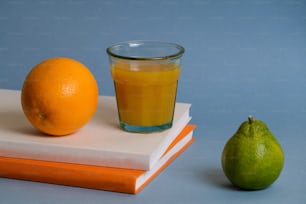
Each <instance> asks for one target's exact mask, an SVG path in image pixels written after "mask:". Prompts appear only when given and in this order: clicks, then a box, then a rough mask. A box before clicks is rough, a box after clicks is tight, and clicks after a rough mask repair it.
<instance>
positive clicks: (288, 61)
mask: <svg viewBox="0 0 306 204" xmlns="http://www.w3.org/2000/svg"><path fill="white" fill-rule="evenodd" d="M134 39H149V40H162V41H170V42H175V43H178V44H181V45H183V46H184V47H185V48H186V53H185V55H184V56H183V70H182V75H181V78H180V82H179V90H178V97H177V100H178V101H180V102H188V103H192V104H193V106H192V110H191V113H192V115H193V120H192V122H193V123H194V124H196V125H197V126H198V128H197V130H196V131H195V138H196V142H195V143H194V144H193V145H192V146H191V147H190V148H189V149H187V150H186V151H185V152H184V153H183V154H182V155H181V156H180V157H179V158H177V159H176V160H175V161H174V163H172V164H171V165H170V166H169V167H168V168H167V169H166V170H165V171H164V172H162V173H161V174H160V175H159V176H158V177H157V178H156V179H154V180H153V181H152V182H151V183H150V184H149V185H148V186H147V187H146V188H145V189H144V190H143V191H141V192H140V193H139V194H138V195H126V194H119V193H112V192H104V191H96V190H89V189H81V188H74V187H65V186H58V185H51V184H41V183H35V182H27V181H18V180H12V179H0V203H21V202H22V203H55V202H56V203H203V202H205V201H206V202H207V203H276V202H277V203H303V202H304V203H305V202H306V195H305V181H306V160H305V159H306V157H305V155H306V154H305V147H306V140H305V136H306V126H305V122H306V103H305V101H306V91H305V89H306V1H303V0H279V1H277V0H253V1H242V0H228V1H225V0H216V1H212V0H180V1H175V0H154V1H146V0H130V1H124V0H101V1H98V0H95V1H86V0H66V1H60V0H50V1H48V0H42V1H38V0H32V1H25V0H1V2H0V88H5V89H21V87H22V83H23V80H24V78H25V76H26V74H27V73H28V72H29V71H30V69H31V68H32V67H33V66H34V65H35V64H37V63H39V62H40V61H42V60H44V59H46V58H49V57H56V56H65V57H71V58H74V59H77V60H79V61H81V62H82V63H84V64H85V65H86V66H88V67H89V69H90V70H91V71H92V73H93V74H94V75H95V77H96V79H97V82H98V84H99V89H100V94H103V95H114V89H113V83H112V79H111V76H110V73H109V69H108V58H107V56H106V53H105V49H106V47H108V46H109V45H111V44H113V43H117V42H121V41H126V40H134ZM249 114H253V115H254V116H255V118H258V119H261V120H264V121H265V122H266V123H267V124H268V125H269V127H270V129H271V130H272V132H273V133H274V134H275V135H276V137H277V138H278V140H279V141H280V143H281V144H282V146H283V149H284V152H285V155H286V161H285V166H284V169H283V172H282V174H281V176H280V177H279V179H278V180H277V181H276V182H275V183H274V185H272V186H271V187H270V188H268V189H265V190H262V191H239V190H237V189H234V188H232V187H231V185H230V184H229V182H228V180H227V179H226V178H225V176H224V174H223V172H222V169H221V164H220V163H221V161H220V158H221V153H222V149H223V146H224V144H225V142H226V141H227V139H228V138H229V137H230V136H232V134H233V133H234V132H235V131H236V129H237V128H238V126H239V125H240V123H241V122H242V121H244V120H246V118H247V116H248V115H249Z"/></svg>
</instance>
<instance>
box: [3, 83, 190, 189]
mask: <svg viewBox="0 0 306 204" xmlns="http://www.w3.org/2000/svg"><path fill="white" fill-rule="evenodd" d="M0 96H1V101H0V177H4V178H13V179H22V180H29V181H36V182H45V183H53V184H60V185H68V186H77V187H83V188H92V189H99V190H107V191H115V192H122V193H131V194H136V193H138V192H139V191H140V190H141V189H143V187H145V186H146V185H147V184H148V183H149V182H150V181H151V180H152V179H153V178H155V177H156V176H157V175H158V173H160V172H161V171H162V170H163V169H165V167H166V166H167V165H168V164H170V163H171V162H172V161H173V160H174V159H175V158H176V157H177V156H178V155H179V154H180V153H181V152H182V151H183V150H185V149H186V148H187V147H188V146H189V145H190V144H191V143H192V142H193V140H194V138H193V130H194V129H195V126H194V125H191V124H189V122H190V119H191V117H190V106H191V105H190V104H186V103H177V104H176V107H175V114H174V124H173V127H172V128H171V129H168V130H165V131H163V132H156V133H150V134H141V133H129V132H125V131H123V130H121V129H120V128H119V126H118V118H117V107H116V101H115V98H114V97H111V96H100V98H99V105H98V108H97V112H96V114H95V116H94V117H93V118H92V120H91V121H90V122H89V123H88V124H87V125H86V126H84V127H83V128H82V129H80V130H79V131H78V132H76V133H74V134H71V135H68V136H63V137H52V136H47V135H43V134H42V133H40V132H38V131H37V130H35V129H34V128H33V127H32V126H31V125H30V123H29V122H28V121H27V119H26V118H25V116H24V114H23V112H22V109H21V105H20V91H12V90H3V89H2V90H1V89H0Z"/></svg>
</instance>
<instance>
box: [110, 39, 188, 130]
mask: <svg viewBox="0 0 306 204" xmlns="http://www.w3.org/2000/svg"><path fill="white" fill-rule="evenodd" d="M106 52H107V54H108V56H109V59H110V71H111V74H112V78H113V80H114V86H115V92H116V101H117V107H118V114H119V123H120V127H121V128H122V129H123V130H126V131H129V132H143V133H146V132H155V131H162V130H165V129H168V128H171V127H172V120H173V115H174V108H175V102H176V91H177V84H178V79H179V76H180V71H181V57H182V55H183V53H184V48H183V47H182V46H180V45H178V44H175V43H168V42H160V41H141V40H138V41H128V42H123V43H118V44H115V45H112V46H111V47H109V48H107V50H106Z"/></svg>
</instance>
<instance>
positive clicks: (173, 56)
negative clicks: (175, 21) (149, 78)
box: [106, 40, 185, 60]
mask: <svg viewBox="0 0 306 204" xmlns="http://www.w3.org/2000/svg"><path fill="white" fill-rule="evenodd" d="M145 43H147V44H148V43H154V44H156V45H157V44H160V45H168V46H172V47H173V48H176V49H177V52H174V53H172V54H168V55H163V56H152V57H146V56H128V55H120V54H116V53H114V52H113V49H114V48H118V47H120V46H124V45H133V44H140V45H141V44H145ZM131 47H133V46H131ZM106 52H107V54H108V55H109V56H111V57H115V58H119V59H125V60H171V59H177V58H180V57H181V56H182V55H183V54H184V52H185V48H184V47H183V46H181V45H179V44H176V43H172V42H165V41H157V40H131V41H124V42H119V43H116V44H113V45H111V46H109V47H108V48H107V49H106Z"/></svg>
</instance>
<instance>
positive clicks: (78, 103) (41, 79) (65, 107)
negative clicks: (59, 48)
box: [21, 57, 99, 136]
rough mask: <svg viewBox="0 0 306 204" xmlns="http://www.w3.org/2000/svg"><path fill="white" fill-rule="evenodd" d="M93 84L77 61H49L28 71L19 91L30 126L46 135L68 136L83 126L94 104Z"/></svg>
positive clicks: (94, 107)
mask: <svg viewBox="0 0 306 204" xmlns="http://www.w3.org/2000/svg"><path fill="white" fill-rule="evenodd" d="M98 95H99V94H98V86H97V82H96V80H95V78H94V76H93V75H92V73H91V72H90V71H89V69H88V68H87V67H86V66H85V65H83V64H81V63H80V62H78V61H76V60H74V59H70V58H64V57H58V58H50V59H47V60H44V61H42V62H41V63H39V64H37V65H36V66H34V67H33V68H32V70H31V71H30V72H29V74H28V75H27V77H26V78H25V81H24V83H23V87H22V91H21V104H22V109H23V112H24V114H25V116H26V117H27V119H28V120H29V121H30V123H31V124H32V125H33V126H34V127H35V128H37V129H38V130H40V131H41V132H43V133H46V134H49V135H55V136H60V135H68V134H71V133H73V132H75V131H77V130H78V129H80V128H81V127H82V126H84V125H85V124H86V123H87V122H88V121H89V120H90V119H91V117H92V116H93V115H94V113H95V111H96V108H97V104H98Z"/></svg>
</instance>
